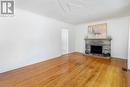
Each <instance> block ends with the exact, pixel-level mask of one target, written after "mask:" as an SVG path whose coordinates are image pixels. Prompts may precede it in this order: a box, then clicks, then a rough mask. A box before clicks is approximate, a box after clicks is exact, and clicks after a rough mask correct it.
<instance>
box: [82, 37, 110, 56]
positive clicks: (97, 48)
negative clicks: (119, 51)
mask: <svg viewBox="0 0 130 87" xmlns="http://www.w3.org/2000/svg"><path fill="white" fill-rule="evenodd" d="M85 53H86V54H90V55H99V56H105V57H110V56H111V38H105V39H89V38H86V39H85Z"/></svg>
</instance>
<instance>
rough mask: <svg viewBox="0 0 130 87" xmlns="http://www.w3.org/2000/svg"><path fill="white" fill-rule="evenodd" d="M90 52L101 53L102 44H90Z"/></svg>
mask: <svg viewBox="0 0 130 87" xmlns="http://www.w3.org/2000/svg"><path fill="white" fill-rule="evenodd" d="M90 52H91V53H92V54H102V46H96V45H91V49H90Z"/></svg>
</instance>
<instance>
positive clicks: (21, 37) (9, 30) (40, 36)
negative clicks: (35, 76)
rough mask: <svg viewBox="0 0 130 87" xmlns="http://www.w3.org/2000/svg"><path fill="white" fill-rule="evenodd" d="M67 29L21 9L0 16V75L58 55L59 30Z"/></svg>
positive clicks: (66, 26)
mask: <svg viewBox="0 0 130 87" xmlns="http://www.w3.org/2000/svg"><path fill="white" fill-rule="evenodd" d="M69 26H70V25H68V24H65V23H62V22H60V21H57V20H53V19H50V18H47V17H44V16H40V15H38V14H35V13H31V12H28V11H24V10H21V9H16V14H15V16H14V17H0V73H1V72H5V71H9V70H12V69H16V68H19V67H23V66H26V65H30V64H33V63H37V62H41V61H44V60H47V59H49V58H54V57H56V56H59V55H61V29H63V28H69Z"/></svg>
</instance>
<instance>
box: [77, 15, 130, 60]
mask: <svg viewBox="0 0 130 87" xmlns="http://www.w3.org/2000/svg"><path fill="white" fill-rule="evenodd" d="M129 19H130V16H129V17H122V18H116V19H110V20H104V21H98V22H92V23H86V24H80V25H77V26H76V27H75V51H78V52H84V51H85V41H84V38H85V37H86V36H87V28H88V25H91V24H100V23H107V26H108V29H107V30H108V31H107V33H108V36H111V37H112V48H111V49H112V57H117V58H127V55H128V30H129V28H128V25H129Z"/></svg>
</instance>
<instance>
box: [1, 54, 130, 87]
mask: <svg viewBox="0 0 130 87" xmlns="http://www.w3.org/2000/svg"><path fill="white" fill-rule="evenodd" d="M122 67H125V68H126V60H122V59H102V58H96V57H92V56H87V55H83V54H81V53H71V54H68V55H64V56H61V57H58V58H54V59H51V60H47V61H44V62H41V63H37V64H33V65H30V66H26V67H23V68H20V69H16V70H12V71H9V72H6V73H1V74H0V87H130V85H129V82H130V76H129V75H130V72H125V71H122Z"/></svg>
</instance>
